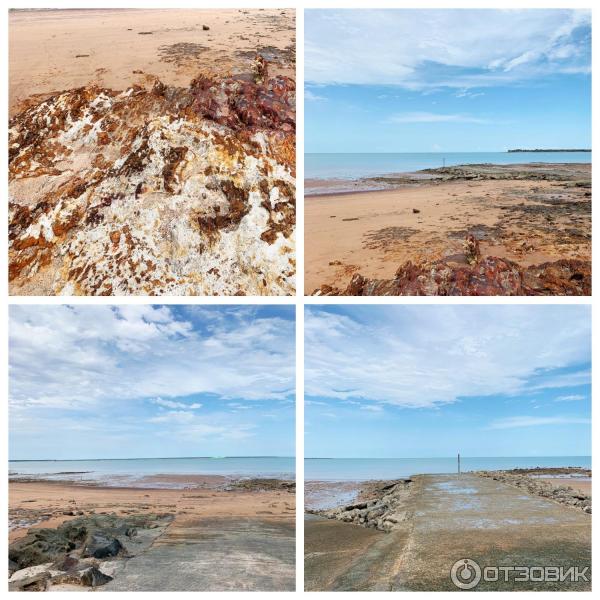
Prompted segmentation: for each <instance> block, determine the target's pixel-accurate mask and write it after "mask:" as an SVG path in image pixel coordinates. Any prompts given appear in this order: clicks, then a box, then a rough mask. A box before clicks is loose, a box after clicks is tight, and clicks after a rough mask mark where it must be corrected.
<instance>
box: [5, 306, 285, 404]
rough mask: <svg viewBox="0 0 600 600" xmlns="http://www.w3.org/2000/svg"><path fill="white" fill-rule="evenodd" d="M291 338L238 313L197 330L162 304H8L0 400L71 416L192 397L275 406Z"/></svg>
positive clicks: (278, 324) (280, 327)
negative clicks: (138, 401) (5, 373)
mask: <svg viewBox="0 0 600 600" xmlns="http://www.w3.org/2000/svg"><path fill="white" fill-rule="evenodd" d="M229 313H230V314H231V311H229ZM198 314H199V315H200V316H201V313H198ZM293 339H294V329H293V324H292V323H291V322H290V321H284V320H281V319H278V318H272V319H265V318H254V317H253V315H252V314H251V313H247V312H246V311H242V313H241V314H240V315H237V316H236V317H233V316H230V318H228V319H227V320H222V321H219V320H218V319H216V318H214V319H213V318H211V319H210V320H208V321H207V326H206V328H205V330H204V331H199V330H195V329H194V327H193V325H192V322H191V321H190V320H187V319H184V318H181V316H177V315H176V314H175V313H174V312H173V311H172V310H170V309H169V308H168V307H164V306H163V307H159V308H155V307H151V306H142V305H125V306H113V307H110V306H97V307H87V306H35V307H29V306H18V307H17V306H15V307H13V309H12V310H11V320H10V369H11V379H10V402H11V405H12V406H14V407H26V406H31V407H57V408H60V407H62V408H72V409H77V408H83V407H85V406H90V405H94V404H96V403H102V402H104V401H124V400H132V399H135V398H160V399H161V402H163V404H164V403H165V402H166V401H169V400H171V401H173V402H181V400H180V398H181V397H185V396H191V395H193V394H199V393H208V394H215V395H216V396H218V397H221V398H224V399H230V400H235V399H239V398H243V399H244V400H276V399H283V398H287V397H289V396H290V395H292V394H293V381H294V361H293V353H294V343H293ZM178 398H179V399H178ZM166 407H167V408H181V407H175V406H171V407H169V406H166Z"/></svg>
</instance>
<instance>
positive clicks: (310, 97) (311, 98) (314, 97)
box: [304, 88, 327, 102]
mask: <svg viewBox="0 0 600 600" xmlns="http://www.w3.org/2000/svg"><path fill="white" fill-rule="evenodd" d="M304 99H305V100H307V101H308V102H324V101H325V100H327V98H325V96H319V95H318V94H315V93H314V92H311V91H310V90H309V89H308V88H306V89H305V90H304Z"/></svg>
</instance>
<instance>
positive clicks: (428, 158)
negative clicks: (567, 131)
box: [304, 152, 592, 179]
mask: <svg viewBox="0 0 600 600" xmlns="http://www.w3.org/2000/svg"><path fill="white" fill-rule="evenodd" d="M534 162H535V163H539V162H545V163H590V162H592V153H591V152H415V153H409V152H403V153H397V154H391V153H390V154H305V155H304V178H305V179H359V178H361V177H374V176H377V175H389V174H390V173H411V172H413V171H419V170H420V169H435V168H437V167H442V166H443V165H444V164H445V165H446V166H447V167H449V166H453V165H467V164H480V163H493V164H498V165H510V164H520V163H534Z"/></svg>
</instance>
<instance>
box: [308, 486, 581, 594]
mask: <svg viewBox="0 0 600 600" xmlns="http://www.w3.org/2000/svg"><path fill="white" fill-rule="evenodd" d="M408 510H409V517H408V519H407V521H406V522H405V524H404V526H403V528H402V529H400V530H398V531H394V532H392V533H389V534H385V533H379V532H374V531H373V530H364V532H365V533H364V534H362V535H360V534H354V537H355V538H357V539H358V540H359V541H355V547H356V548H357V549H358V548H360V552H357V553H353V554H351V555H347V556H346V557H345V559H344V560H339V558H340V556H339V554H338V561H337V563H336V568H335V572H332V573H331V575H330V576H329V578H328V580H327V581H325V579H326V578H325V577H323V576H322V574H320V573H319V563H318V561H316V560H314V558H313V559H311V558H310V557H315V556H319V555H320V563H321V564H327V558H328V554H330V555H331V556H333V554H334V553H336V552H338V553H339V550H340V549H341V546H339V545H336V543H335V541H334V540H332V539H329V540H327V535H326V533H327V530H326V526H327V525H328V524H329V523H331V521H324V520H316V521H307V522H306V529H305V542H306V548H305V550H306V552H307V554H308V558H309V560H307V561H306V562H305V574H306V585H307V589H317V587H316V586H319V584H324V586H325V587H320V588H319V589H338V590H339V589H346V590H364V589H372V590H375V589H380V590H381V589H388V590H456V589H458V588H457V587H456V586H455V585H454V583H453V582H452V580H451V577H450V571H451V569H452V566H453V565H454V563H456V562H457V561H459V560H460V559H471V560H474V561H476V562H477V563H478V565H479V566H480V567H482V568H483V567H486V566H489V567H497V566H503V567H508V566H543V567H553V566H556V567H560V566H562V567H571V566H573V567H576V566H578V567H581V568H582V567H585V566H589V565H590V564H591V519H590V516H589V515H587V514H585V513H583V512H582V511H580V510H577V509H573V508H570V507H567V506H563V505H560V504H557V503H555V502H553V501H550V500H546V499H544V498H541V497H537V496H530V495H526V494H524V493H523V492H522V491H521V490H519V489H517V488H513V487H511V486H508V485H505V484H503V483H500V482H497V481H494V480H492V479H489V478H483V477H477V476H475V475H470V474H463V475H460V476H458V475H423V476H418V477H416V478H415V479H414V487H413V491H412V493H411V497H410V500H409V506H408ZM333 523H334V528H332V533H335V536H336V538H337V539H338V540H340V541H341V542H342V541H343V539H344V533H343V532H344V531H346V530H347V528H348V527H352V528H357V529H362V528H360V527H358V526H356V525H349V524H346V523H341V522H333ZM335 526H337V527H335ZM321 550H322V552H321ZM537 573H539V570H538V572H537ZM537 573H535V574H536V575H537ZM517 574H518V573H517V572H511V573H510V574H509V581H508V582H505V581H503V578H504V575H503V573H502V572H499V577H498V581H494V582H491V581H484V580H482V581H480V583H479V584H478V585H477V586H476V587H475V588H474V589H476V590H527V589H536V590H582V589H590V583H589V582H585V581H583V580H580V581H579V582H577V583H573V582H570V581H565V582H562V583H560V582H555V583H550V582H543V581H538V582H531V581H523V582H519V581H515V575H517ZM588 579H590V580H591V574H590V573H589V571H588Z"/></svg>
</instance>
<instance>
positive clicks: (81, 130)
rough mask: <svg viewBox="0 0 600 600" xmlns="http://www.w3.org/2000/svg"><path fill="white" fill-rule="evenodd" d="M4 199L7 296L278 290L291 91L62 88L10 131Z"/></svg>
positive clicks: (234, 84) (286, 83)
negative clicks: (12, 293)
mask: <svg viewBox="0 0 600 600" xmlns="http://www.w3.org/2000/svg"><path fill="white" fill-rule="evenodd" d="M265 72H266V71H265ZM9 191H10V198H9V240H10V241H9V244H10V245H9V278H10V282H11V290H13V291H15V292H18V293H26V294H27V293H40V294H69V295H70V294H83V295H123V294H143V295H146V294H149V295H161V294H169V295H214V294H219V295H236V294H237V295H243V294H253V295H266V294H270V295H282V294H292V293H293V292H294V290H295V253H294V248H295V84H294V81H293V80H291V79H289V78H286V77H275V78H272V79H265V80H264V81H263V80H261V83H259V84H257V83H255V82H254V81H253V80H252V77H251V76H249V77H248V78H245V77H243V76H238V77H232V78H228V79H224V80H215V79H212V78H210V77H206V76H203V77H198V78H197V79H195V80H194V81H193V82H192V83H191V84H190V86H189V88H185V89H183V88H172V87H167V86H165V85H163V84H161V83H160V82H156V84H155V85H154V87H153V88H152V89H145V88H141V87H137V86H134V87H131V88H129V89H127V90H126V91H124V92H115V91H112V90H109V89H103V88H98V87H86V88H78V89H74V90H68V91H65V92H62V93H60V94H57V95H55V96H52V97H51V98H48V99H47V100H45V101H44V102H42V103H40V104H38V105H35V106H33V107H31V108H29V109H28V110H25V111H24V112H22V113H20V114H19V115H17V116H16V117H14V118H13V119H12V120H11V121H10V124H9Z"/></svg>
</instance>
